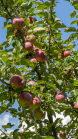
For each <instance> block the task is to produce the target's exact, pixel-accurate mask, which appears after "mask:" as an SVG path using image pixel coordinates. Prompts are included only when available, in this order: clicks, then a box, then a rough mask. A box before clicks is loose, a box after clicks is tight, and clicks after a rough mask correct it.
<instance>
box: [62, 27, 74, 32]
mask: <svg viewBox="0 0 78 139" xmlns="http://www.w3.org/2000/svg"><path fill="white" fill-rule="evenodd" d="M64 32H76V28H74V27H68V28H66V29H65V30H64Z"/></svg>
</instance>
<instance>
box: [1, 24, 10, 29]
mask: <svg viewBox="0 0 78 139" xmlns="http://www.w3.org/2000/svg"><path fill="white" fill-rule="evenodd" d="M10 27H12V24H8V25H6V26H4V27H3V29H5V28H10Z"/></svg>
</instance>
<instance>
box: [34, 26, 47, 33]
mask: <svg viewBox="0 0 78 139" xmlns="http://www.w3.org/2000/svg"><path fill="white" fill-rule="evenodd" d="M45 30H46V29H45V28H44V27H36V28H35V29H34V30H33V32H34V33H35V34H42V33H44V32H45Z"/></svg>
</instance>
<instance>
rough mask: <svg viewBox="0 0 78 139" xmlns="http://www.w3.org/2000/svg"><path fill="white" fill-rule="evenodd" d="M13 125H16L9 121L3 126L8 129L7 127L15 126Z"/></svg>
mask: <svg viewBox="0 0 78 139" xmlns="http://www.w3.org/2000/svg"><path fill="white" fill-rule="evenodd" d="M13 126H14V124H11V123H8V124H7V125H3V126H2V127H3V128H4V129H6V128H11V127H13Z"/></svg>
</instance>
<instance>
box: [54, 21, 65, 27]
mask: <svg viewBox="0 0 78 139" xmlns="http://www.w3.org/2000/svg"><path fill="white" fill-rule="evenodd" d="M54 27H55V28H65V27H66V26H65V25H64V24H63V23H62V22H58V23H56V24H55V26H54Z"/></svg>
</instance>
